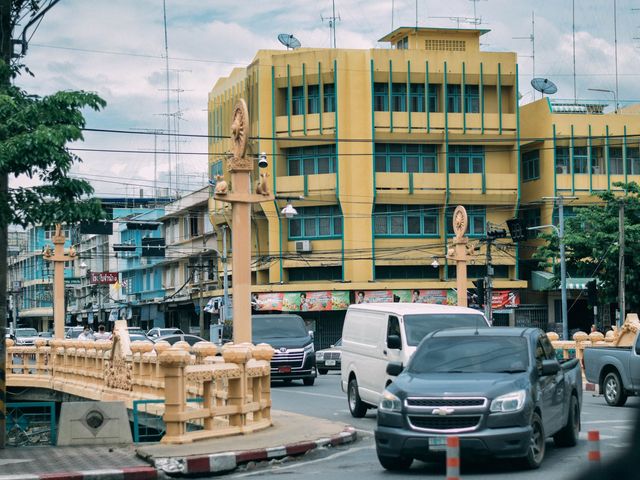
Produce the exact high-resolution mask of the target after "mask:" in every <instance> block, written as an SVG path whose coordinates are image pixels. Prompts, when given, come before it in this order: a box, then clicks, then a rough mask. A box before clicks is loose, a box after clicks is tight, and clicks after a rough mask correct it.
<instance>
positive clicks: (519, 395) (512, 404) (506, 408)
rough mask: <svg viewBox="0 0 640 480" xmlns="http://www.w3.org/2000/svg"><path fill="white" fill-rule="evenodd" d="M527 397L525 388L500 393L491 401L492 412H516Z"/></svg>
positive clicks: (522, 405)
mask: <svg viewBox="0 0 640 480" xmlns="http://www.w3.org/2000/svg"><path fill="white" fill-rule="evenodd" d="M526 397H527V392H526V391H525V390H518V391H517V392H511V393H507V394H506V395H500V396H499V397H498V398H495V399H494V400H493V401H492V402H491V411H492V412H517V411H518V410H522V407H524V401H525V399H526Z"/></svg>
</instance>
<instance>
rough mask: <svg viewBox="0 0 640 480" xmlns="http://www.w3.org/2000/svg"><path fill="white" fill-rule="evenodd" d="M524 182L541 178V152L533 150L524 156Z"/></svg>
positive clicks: (522, 162)
mask: <svg viewBox="0 0 640 480" xmlns="http://www.w3.org/2000/svg"><path fill="white" fill-rule="evenodd" d="M520 168H521V169H522V180H524V181H525V182H526V181H529V180H535V179H537V178H540V151H539V150H532V151H530V152H525V153H523V154H522V160H521V167H520Z"/></svg>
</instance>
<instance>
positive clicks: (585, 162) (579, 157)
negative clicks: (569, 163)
mask: <svg viewBox="0 0 640 480" xmlns="http://www.w3.org/2000/svg"><path fill="white" fill-rule="evenodd" d="M573 173H575V174H579V175H584V174H588V173H589V147H587V146H579V147H576V146H574V147H573Z"/></svg>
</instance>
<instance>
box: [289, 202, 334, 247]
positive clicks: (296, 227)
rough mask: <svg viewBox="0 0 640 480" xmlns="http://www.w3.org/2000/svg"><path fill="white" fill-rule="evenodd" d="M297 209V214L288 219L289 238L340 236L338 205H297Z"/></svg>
mask: <svg viewBox="0 0 640 480" xmlns="http://www.w3.org/2000/svg"><path fill="white" fill-rule="evenodd" d="M297 211H298V214H297V215H296V216H295V217H293V218H290V219H289V239H290V240H315V239H329V238H341V237H342V212H341V211H340V207H339V206H337V205H324V206H319V207H298V208H297ZM292 232H293V233H292Z"/></svg>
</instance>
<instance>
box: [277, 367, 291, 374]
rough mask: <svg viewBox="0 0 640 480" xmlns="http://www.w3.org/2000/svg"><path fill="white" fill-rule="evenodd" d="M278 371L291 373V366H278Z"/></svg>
mask: <svg viewBox="0 0 640 480" xmlns="http://www.w3.org/2000/svg"><path fill="white" fill-rule="evenodd" d="M278 373H291V367H278Z"/></svg>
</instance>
